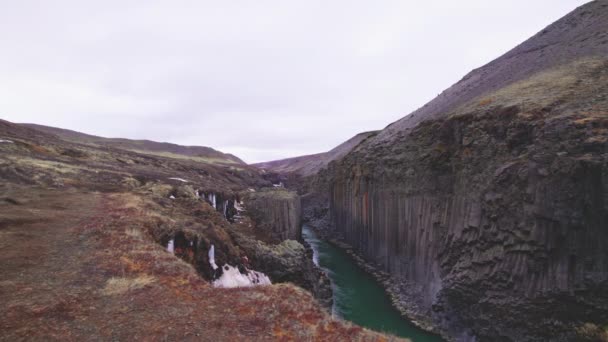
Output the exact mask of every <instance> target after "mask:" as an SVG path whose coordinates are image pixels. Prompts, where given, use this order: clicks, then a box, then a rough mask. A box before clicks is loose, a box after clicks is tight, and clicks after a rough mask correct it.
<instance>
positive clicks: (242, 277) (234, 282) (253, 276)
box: [213, 264, 272, 288]
mask: <svg viewBox="0 0 608 342" xmlns="http://www.w3.org/2000/svg"><path fill="white" fill-rule="evenodd" d="M222 267H223V271H224V272H223V273H222V276H221V277H220V278H219V279H217V280H215V281H214V282H213V286H215V287H224V288H231V287H250V286H258V285H271V284H272V283H271V282H270V278H268V276H267V275H265V274H264V273H262V272H257V271H252V270H247V273H246V274H242V273H241V272H240V271H239V269H238V268H236V267H232V266H230V265H228V264H226V265H224V266H222Z"/></svg>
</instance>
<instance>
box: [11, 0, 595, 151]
mask: <svg viewBox="0 0 608 342" xmlns="http://www.w3.org/2000/svg"><path fill="white" fill-rule="evenodd" d="M583 3H584V1H579V0H564V1H560V2H559V3H556V2H555V1H549V0H539V1H535V2H532V3H531V2H529V1H523V0H516V1H511V2H489V1H480V0H468V1H459V2H427V3H421V2H419V1H416V2H414V1H377V2H369V1H346V0H339V1H331V2H327V1H266V0H260V1H231V2H218V1H129V2H124V1H112V0H106V1H87V2H83V1H61V0H58V1H53V2H48V1H30V0H23V1H18V2H11V3H8V2H5V3H3V4H0V7H1V8H0V39H1V41H2V42H3V43H2V46H1V47H0V75H1V76H2V77H0V94H1V97H0V116H1V117H2V118H4V119H7V120H10V121H15V122H34V123H40V124H47V125H52V126H58V127H63V128H69V129H74V130H78V131H83V132H86V133H90V134H98V135H103V136H113V137H115V136H121V137H128V138H147V139H152V140H161V141H171V142H175V143H183V144H191V145H206V146H212V147H215V148H218V149H221V150H224V151H226V152H230V153H234V154H236V155H238V156H239V157H241V158H243V159H244V160H246V161H248V162H256V161H262V160H269V159H275V158H284V157H290V156H296V155H299V154H310V153H316V152H322V151H325V150H328V149H330V148H332V147H334V146H335V145H337V144H339V143H341V142H342V141H344V140H346V139H348V138H349V137H351V136H353V135H355V134H356V133H358V132H361V131H367V130H372V129H381V128H383V127H385V126H386V125H388V124H389V123H390V122H392V121H394V120H397V119H399V118H400V117H402V116H404V115H406V114H408V113H409V112H411V111H412V110H414V109H416V108H417V107H419V106H422V105H423V104H424V103H426V102H427V101H429V100H431V99H432V98H433V97H434V96H435V95H437V94H438V93H439V92H441V91H442V90H443V89H445V88H447V87H448V86H450V85H451V84H453V83H454V82H456V81H457V80H459V79H460V78H461V77H462V76H464V74H465V73H467V72H468V71H470V70H471V69H473V68H476V67H479V66H480V65H482V64H484V63H486V62H489V61H490V60H491V59H493V58H496V57H498V56H499V55H500V54H502V53H504V52H506V51H508V50H509V49H510V48H512V47H514V46H515V45H516V44H518V43H520V42H522V41H523V40H524V39H526V38H528V37H529V36H531V35H532V34H534V33H536V32H537V31H539V30H541V29H542V28H543V27H545V26H546V25H548V24H550V23H551V22H553V21H554V20H557V19H559V18H560V17H561V16H563V15H565V14H566V13H568V12H569V11H571V10H572V9H574V8H575V7H576V6H578V5H581V4H583Z"/></svg>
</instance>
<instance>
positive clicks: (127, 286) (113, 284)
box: [101, 275, 156, 296]
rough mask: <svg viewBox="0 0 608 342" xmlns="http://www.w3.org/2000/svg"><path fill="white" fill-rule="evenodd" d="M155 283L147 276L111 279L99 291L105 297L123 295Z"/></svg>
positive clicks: (152, 278)
mask: <svg viewBox="0 0 608 342" xmlns="http://www.w3.org/2000/svg"><path fill="white" fill-rule="evenodd" d="M155 281H156V279H155V278H154V277H152V276H149V275H143V276H139V277H137V278H116V277H112V278H110V279H108V282H107V283H106V286H105V287H104V288H103V290H101V292H102V293H103V294H104V295H106V296H113V295H118V294H123V293H127V292H129V291H133V290H137V289H141V288H144V287H146V286H148V285H150V284H152V283H154V282H155Z"/></svg>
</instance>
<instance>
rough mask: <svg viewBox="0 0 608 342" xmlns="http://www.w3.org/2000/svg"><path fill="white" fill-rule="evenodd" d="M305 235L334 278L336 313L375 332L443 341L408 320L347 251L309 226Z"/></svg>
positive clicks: (319, 262)
mask: <svg viewBox="0 0 608 342" xmlns="http://www.w3.org/2000/svg"><path fill="white" fill-rule="evenodd" d="M302 235H303V237H304V240H306V241H307V242H308V243H309V244H310V245H311V246H312V248H313V251H314V261H315V263H316V264H317V265H319V266H320V267H321V268H323V269H324V270H325V271H326V272H327V274H328V275H329V278H330V279H331V283H332V289H333V293H334V307H333V314H334V315H336V316H339V317H342V318H343V319H345V320H348V321H351V322H354V323H357V324H358V325H360V326H363V327H366V328H369V329H371V330H375V331H382V332H388V333H391V334H393V335H397V336H401V337H408V338H410V339H411V340H412V341H413V342H427V341H432V342H435V341H443V340H442V339H441V338H440V337H437V336H435V335H432V334H429V333H427V332H425V331H423V330H421V329H419V328H417V327H416V326H415V325H413V324H412V323H411V322H409V321H408V320H406V319H404V318H403V317H402V316H401V315H400V314H399V312H398V311H397V309H395V308H394V307H393V306H392V305H391V302H390V299H389V297H388V295H387V294H386V293H385V292H384V289H383V288H382V286H381V285H380V284H379V283H378V282H377V281H376V280H375V279H374V278H373V277H372V276H371V275H370V274H368V273H366V272H365V271H364V270H363V269H361V268H360V267H359V266H358V265H357V264H356V263H355V262H354V261H353V260H352V258H351V257H350V256H349V255H348V254H346V252H345V251H343V250H341V249H340V248H337V247H335V246H333V245H331V244H329V243H327V242H325V241H323V240H321V239H319V238H318V237H317V236H316V234H315V232H314V231H313V230H312V229H310V228H309V227H307V226H304V227H303V228H302Z"/></svg>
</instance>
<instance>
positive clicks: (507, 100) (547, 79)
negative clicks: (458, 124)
mask: <svg viewBox="0 0 608 342" xmlns="http://www.w3.org/2000/svg"><path fill="white" fill-rule="evenodd" d="M605 63H606V61H605V60H604V59H601V58H583V59H579V60H576V61H574V62H571V63H569V64H566V65H561V66H558V67H555V68H552V69H549V70H546V71H542V72H539V73H537V74H534V75H532V76H530V77H529V78H527V79H525V80H522V81H518V82H515V83H513V84H511V85H508V86H506V87H504V88H501V89H499V90H498V91H496V92H493V93H488V94H483V95H481V96H479V97H477V98H475V99H473V100H472V101H469V102H468V103H466V104H464V105H462V106H460V107H458V108H456V109H455V110H453V111H452V112H451V113H450V115H463V114H466V113H471V112H474V111H475V110H476V109H478V108H479V107H480V106H486V105H489V104H492V105H495V106H502V107H508V106H519V107H521V109H522V111H527V110H532V109H536V108H543V107H545V106H549V105H551V104H552V103H555V102H556V101H557V100H559V99H561V98H564V97H568V96H573V95H575V93H577V91H575V90H576V89H578V88H577V87H586V86H588V85H585V84H581V83H580V79H581V78H584V77H581V75H588V74H592V73H594V72H595V71H597V70H601V69H602V68H603V67H604V66H605ZM585 77H586V76H585Z"/></svg>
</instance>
